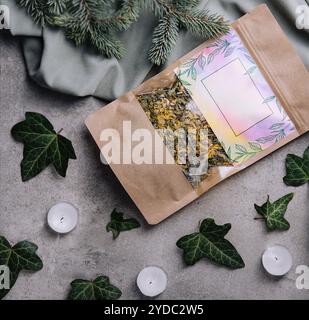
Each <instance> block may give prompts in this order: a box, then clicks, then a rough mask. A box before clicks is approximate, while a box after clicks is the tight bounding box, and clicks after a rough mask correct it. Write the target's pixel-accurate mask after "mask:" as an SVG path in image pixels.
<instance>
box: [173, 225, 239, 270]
mask: <svg viewBox="0 0 309 320" xmlns="http://www.w3.org/2000/svg"><path fill="white" fill-rule="evenodd" d="M230 229H231V224H230V223H227V224H224V225H222V226H219V225H217V224H216V223H215V221H214V220H213V219H205V220H203V222H202V223H201V226H200V230H199V232H195V233H192V234H189V235H186V236H184V237H182V238H180V239H179V240H178V241H177V243H176V245H177V247H179V248H180V249H183V250H184V260H185V262H186V264H188V265H193V264H195V263H196V262H197V261H199V260H200V259H202V258H208V259H210V260H212V261H214V262H216V263H218V264H221V265H224V266H226V267H229V268H231V269H238V268H243V267H244V266H245V263H244V262H243V260H242V258H241V256H240V255H239V253H238V252H237V250H236V249H235V248H234V246H233V245H232V244H231V243H230V242H229V241H228V240H226V239H224V236H225V235H226V234H227V233H228V232H229V230H230Z"/></svg>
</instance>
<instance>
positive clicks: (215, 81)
mask: <svg viewBox="0 0 309 320" xmlns="http://www.w3.org/2000/svg"><path fill="white" fill-rule="evenodd" d="M202 83H203V85H204V86H205V88H206V90H207V92H208V94H209V95H210V96H211V99H212V100H213V101H214V103H215V104H216V106H217V107H218V108H219V109H220V112H221V113H222V115H223V116H224V118H225V120H226V121H227V122H228V124H229V126H230V128H231V129H232V131H233V132H234V134H235V135H236V136H239V135H240V134H242V133H244V132H245V131H247V130H248V129H249V128H251V127H253V126H254V125H255V124H257V123H259V122H261V121H263V120H264V119H265V118H267V117H269V116H270V115H272V110H271V109H270V107H269V106H268V104H267V103H264V98H263V96H262V95H261V93H260V92H259V90H258V88H257V87H256V85H255V84H254V82H253V80H252V78H251V77H250V75H249V74H247V73H246V69H245V67H244V65H243V64H242V63H241V61H240V59H235V60H233V61H231V62H230V63H228V64H226V65H225V66H224V67H222V68H221V69H219V70H218V71H216V72H214V73H213V74H211V75H209V76H208V77H206V78H204V79H203V80H202Z"/></svg>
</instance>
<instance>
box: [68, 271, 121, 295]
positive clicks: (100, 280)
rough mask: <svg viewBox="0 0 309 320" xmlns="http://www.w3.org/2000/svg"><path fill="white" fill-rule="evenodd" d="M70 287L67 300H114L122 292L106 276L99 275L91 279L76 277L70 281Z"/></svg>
mask: <svg viewBox="0 0 309 320" xmlns="http://www.w3.org/2000/svg"><path fill="white" fill-rule="evenodd" d="M71 287H72V289H71V291H70V294H69V297H68V299H69V300H115V299H118V298H119V297H120V296H121V294H122V292H121V291H120V290H119V289H118V288H117V287H115V286H113V285H111V284H110V282H109V278H108V277H106V276H99V277H97V278H96V279H95V280H93V281H89V280H82V279H76V280H74V281H72V282H71Z"/></svg>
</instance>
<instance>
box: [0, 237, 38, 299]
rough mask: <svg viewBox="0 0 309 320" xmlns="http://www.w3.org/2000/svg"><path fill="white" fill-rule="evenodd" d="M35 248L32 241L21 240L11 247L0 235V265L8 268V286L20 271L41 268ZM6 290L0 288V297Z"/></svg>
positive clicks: (0, 297)
mask: <svg viewBox="0 0 309 320" xmlns="http://www.w3.org/2000/svg"><path fill="white" fill-rule="evenodd" d="M37 249H38V247H37V246H36V245H35V244H34V243H31V242H28V241H21V242H19V243H17V244H16V245H15V246H13V247H12V246H11V245H10V243H9V242H8V241H7V240H6V239H5V238H4V237H3V236H0V265H5V266H7V267H8V268H9V270H10V288H12V287H13V285H14V284H15V282H16V280H17V278H18V274H19V272H20V271H22V270H30V271H39V270H41V269H42V268H43V263H42V260H41V259H40V258H39V257H38V256H37V254H36V251H37ZM8 292H9V290H5V289H2V290H0V299H2V298H3V297H4V296H5V295H6V294H7V293H8Z"/></svg>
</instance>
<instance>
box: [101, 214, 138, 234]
mask: <svg viewBox="0 0 309 320" xmlns="http://www.w3.org/2000/svg"><path fill="white" fill-rule="evenodd" d="M140 226H141V225H140V223H139V222H138V221H137V220H135V219H133V218H130V219H124V218H123V213H122V212H118V211H117V210H116V209H114V210H113V212H112V213H111V222H109V223H108V224H107V226H106V231H107V232H109V231H111V232H112V233H113V238H114V239H116V238H117V237H118V236H119V233H120V232H121V231H128V230H131V229H135V228H139V227H140Z"/></svg>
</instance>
